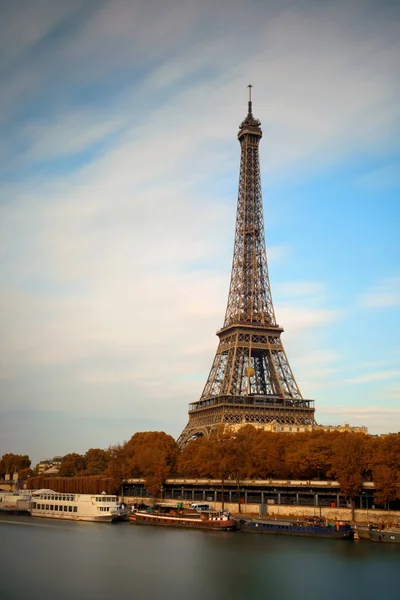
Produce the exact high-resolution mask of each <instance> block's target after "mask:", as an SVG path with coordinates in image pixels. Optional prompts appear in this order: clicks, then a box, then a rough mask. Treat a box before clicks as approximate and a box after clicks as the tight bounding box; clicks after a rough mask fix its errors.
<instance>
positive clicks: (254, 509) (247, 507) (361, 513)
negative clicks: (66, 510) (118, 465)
mask: <svg viewBox="0 0 400 600" xmlns="http://www.w3.org/2000/svg"><path fill="white" fill-rule="evenodd" d="M122 500H123V501H124V502H125V504H136V503H137V504H143V503H144V504H148V505H149V506H151V505H152V504H154V502H155V501H154V498H143V497H142V496H137V497H136V498H135V497H131V496H129V497H124V498H123V499H122V497H120V501H122ZM158 501H159V502H160V501H161V500H158ZM162 502H165V503H166V504H170V505H171V506H176V505H177V503H178V502H182V504H183V506H184V507H185V508H187V507H189V506H190V504H191V501H190V502H188V501H186V500H185V501H181V500H162ZM208 504H210V506H212V508H214V509H215V510H220V509H221V502H208ZM240 508H241V514H243V515H252V516H258V515H259V505H258V504H241V505H240ZM225 509H226V510H229V512H231V513H232V514H234V515H236V516H237V515H238V514H239V513H238V504H237V502H235V503H229V502H225ZM266 509H267V512H266V516H269V517H272V518H275V517H291V518H297V517H299V518H302V517H309V516H314V515H315V516H317V517H319V516H321V517H322V518H324V519H325V518H326V519H328V521H334V520H338V521H350V520H351V509H350V508H330V507H319V506H317V507H315V508H314V507H312V506H283V505H280V506H278V505H277V504H273V505H270V504H267V505H266ZM354 517H355V521H356V522H357V523H368V522H369V523H386V524H388V523H392V524H394V523H399V524H400V511H390V512H388V511H386V510H375V509H369V510H368V512H367V511H366V510H355V511H354Z"/></svg>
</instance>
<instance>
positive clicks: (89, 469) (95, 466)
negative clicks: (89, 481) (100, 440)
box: [84, 448, 111, 475]
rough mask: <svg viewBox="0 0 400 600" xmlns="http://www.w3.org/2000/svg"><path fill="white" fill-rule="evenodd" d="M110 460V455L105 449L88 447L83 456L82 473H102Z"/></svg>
mask: <svg viewBox="0 0 400 600" xmlns="http://www.w3.org/2000/svg"><path fill="white" fill-rule="evenodd" d="M110 460H111V455H110V453H109V452H108V451H107V450H101V449H100V448H90V450H88V451H87V452H86V454H85V456H84V462H85V471H84V475H102V474H103V473H104V472H105V471H106V469H107V467H108V463H109V462H110Z"/></svg>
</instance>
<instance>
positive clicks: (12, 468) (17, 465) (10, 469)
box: [0, 453, 31, 479]
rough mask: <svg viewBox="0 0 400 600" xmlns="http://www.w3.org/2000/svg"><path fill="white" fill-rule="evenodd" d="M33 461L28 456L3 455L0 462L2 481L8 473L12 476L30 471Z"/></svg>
mask: <svg viewBox="0 0 400 600" xmlns="http://www.w3.org/2000/svg"><path fill="white" fill-rule="evenodd" d="M30 466H31V459H30V458H29V456H28V455H27V454H12V453H8V454H3V456H2V458H1V460H0V479H4V477H5V475H6V473H10V474H11V475H12V474H13V473H14V472H16V471H18V474H19V473H20V472H21V471H23V470H24V469H29V467H30Z"/></svg>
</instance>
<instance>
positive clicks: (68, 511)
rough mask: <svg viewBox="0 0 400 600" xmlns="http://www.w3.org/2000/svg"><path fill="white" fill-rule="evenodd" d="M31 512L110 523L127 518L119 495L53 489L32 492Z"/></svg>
mask: <svg viewBox="0 0 400 600" xmlns="http://www.w3.org/2000/svg"><path fill="white" fill-rule="evenodd" d="M30 512H31V515H32V517H48V518H50V519H67V520H72V521H95V522H99V523H110V522H112V521H116V520H122V519H124V518H126V514H127V511H126V510H125V509H123V508H121V506H120V504H119V502H118V497H117V496H110V495H107V494H105V493H102V494H67V493H61V492H60V493H59V492H54V491H53V490H37V491H35V492H32V500H31V507H30Z"/></svg>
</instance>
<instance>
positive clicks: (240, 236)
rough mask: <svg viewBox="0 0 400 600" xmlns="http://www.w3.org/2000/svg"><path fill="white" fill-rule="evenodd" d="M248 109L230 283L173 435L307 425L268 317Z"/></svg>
mask: <svg viewBox="0 0 400 600" xmlns="http://www.w3.org/2000/svg"><path fill="white" fill-rule="evenodd" d="M252 87H253V86H252V85H249V86H248V89H249V100H248V113H247V116H246V118H245V119H244V121H242V123H241V124H240V127H239V133H238V139H239V142H240V149H241V157H240V174H239V191H238V203H237V212H236V230H235V243H234V250H233V261H232V272H231V282H230V286H229V294H228V303H227V307H226V313H225V320H224V324H223V327H222V328H221V329H220V330H219V331H217V335H218V337H219V345H218V348H217V352H216V355H215V358H214V361H213V364H212V367H211V371H210V374H209V376H208V379H207V382H206V385H205V386H204V389H203V393H202V395H201V397H200V400H199V401H198V402H194V403H192V404H190V406H189V422H188V424H187V425H186V427H185V429H184V430H183V432H182V433H181V435H180V436H179V438H178V443H179V445H180V446H181V447H182V446H184V445H185V444H186V443H187V442H188V441H189V440H190V439H192V438H195V437H198V436H201V435H204V436H208V435H210V434H212V433H214V432H216V431H218V429H219V428H220V427H221V426H235V427H238V426H241V425H247V424H252V425H255V426H258V427H266V426H268V425H269V426H271V424H272V423H274V424H275V425H276V426H277V428H278V430H279V429H282V428H283V429H285V430H286V429H287V427H286V426H289V428H291V429H292V430H293V431H296V430H300V429H304V428H305V427H307V428H309V427H310V426H311V427H312V426H314V425H315V424H316V423H315V419H314V401H313V400H305V399H304V398H303V396H302V395H301V392H300V389H299V387H298V385H297V383H296V380H295V378H294V375H293V372H292V370H291V368H290V365H289V361H288V359H287V356H286V353H285V350H284V348H283V344H282V341H281V334H282V333H283V328H282V327H280V326H279V325H278V324H277V322H276V317H275V311H274V306H273V304H272V296H271V287H270V282H269V276H268V266H267V253H266V246H265V234H264V217H263V204H262V194H261V176H260V161H259V143H260V140H261V137H262V131H261V123H260V121H259V120H258V119H255V118H254V117H253V112H252V94H251V91H252Z"/></svg>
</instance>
